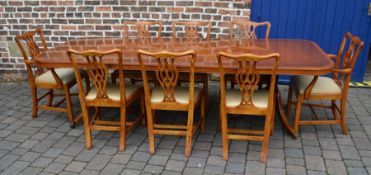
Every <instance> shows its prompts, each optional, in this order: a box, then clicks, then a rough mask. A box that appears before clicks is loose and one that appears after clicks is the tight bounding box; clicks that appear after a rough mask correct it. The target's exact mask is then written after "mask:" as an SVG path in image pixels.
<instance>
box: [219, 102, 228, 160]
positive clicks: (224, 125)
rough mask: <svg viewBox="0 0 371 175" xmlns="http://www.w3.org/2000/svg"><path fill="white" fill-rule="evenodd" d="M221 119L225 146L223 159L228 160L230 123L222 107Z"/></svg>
mask: <svg viewBox="0 0 371 175" xmlns="http://www.w3.org/2000/svg"><path fill="white" fill-rule="evenodd" d="M219 108H220V114H219V116H220V118H221V122H220V125H221V129H222V145H223V159H224V160H228V150H229V148H228V147H229V143H228V142H229V141H228V121H227V114H226V112H225V108H224V107H222V105H220V107H219Z"/></svg>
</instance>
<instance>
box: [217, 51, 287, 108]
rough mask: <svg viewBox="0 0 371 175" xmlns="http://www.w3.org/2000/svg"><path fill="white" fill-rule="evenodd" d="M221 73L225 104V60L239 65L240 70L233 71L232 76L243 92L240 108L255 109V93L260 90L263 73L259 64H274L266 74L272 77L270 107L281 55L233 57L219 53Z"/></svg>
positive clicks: (222, 97) (222, 98) (223, 101)
mask: <svg viewBox="0 0 371 175" xmlns="http://www.w3.org/2000/svg"><path fill="white" fill-rule="evenodd" d="M217 59H218V64H219V72H220V87H221V100H222V103H223V104H225V102H226V101H225V95H223V94H225V92H226V83H225V68H224V64H223V60H224V59H232V60H233V61H234V62H236V63H237V64H238V69H235V70H231V72H229V73H231V74H234V75H235V79H236V82H237V85H238V86H239V90H240V92H241V97H242V98H241V102H240V105H239V107H246V108H248V109H254V108H255V107H254V103H253V93H254V92H255V91H256V90H257V88H258V83H259V80H260V75H261V73H260V72H261V71H260V70H259V68H258V67H257V64H258V63H260V62H262V61H267V62H269V63H272V65H271V69H270V70H269V71H267V72H265V73H266V74H270V75H271V81H270V87H269V101H268V106H269V105H273V100H274V88H275V82H276V70H277V67H278V63H279V60H280V55H279V54H278V53H272V54H268V55H263V56H259V55H254V54H242V55H232V54H228V53H225V52H219V53H218V55H217Z"/></svg>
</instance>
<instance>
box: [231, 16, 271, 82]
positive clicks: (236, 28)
mask: <svg viewBox="0 0 371 175" xmlns="http://www.w3.org/2000/svg"><path fill="white" fill-rule="evenodd" d="M264 29H265V34H264V39H269V33H270V30H271V23H270V22H269V21H265V22H254V21H242V20H232V21H231V22H230V24H229V38H230V39H234V38H243V39H247V40H255V39H258V37H257V34H256V33H257V31H258V30H259V31H262V30H264ZM225 79H226V82H228V81H229V82H230V86H231V88H232V89H233V88H234V85H235V84H236V82H235V81H234V76H233V75H232V76H226V77H225ZM269 80H270V76H269V75H263V76H262V77H261V80H260V82H259V87H260V88H261V87H262V86H263V83H265V84H267V87H269Z"/></svg>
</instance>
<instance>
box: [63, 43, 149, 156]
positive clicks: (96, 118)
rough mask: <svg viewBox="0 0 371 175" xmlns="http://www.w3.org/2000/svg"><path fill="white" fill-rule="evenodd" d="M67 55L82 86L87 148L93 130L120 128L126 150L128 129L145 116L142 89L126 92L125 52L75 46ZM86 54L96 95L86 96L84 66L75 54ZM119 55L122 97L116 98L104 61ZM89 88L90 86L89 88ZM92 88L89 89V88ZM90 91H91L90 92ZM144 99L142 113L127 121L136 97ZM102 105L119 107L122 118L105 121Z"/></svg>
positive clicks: (114, 129)
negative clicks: (86, 49) (130, 107)
mask: <svg viewBox="0 0 371 175" xmlns="http://www.w3.org/2000/svg"><path fill="white" fill-rule="evenodd" d="M67 54H68V57H69V59H70V61H71V63H72V65H73V68H74V71H75V76H76V79H77V84H78V88H79V97H80V104H81V109H82V113H83V121H84V129H85V139H86V147H87V148H88V149H91V148H92V136H91V130H105V131H119V132H120V146H119V150H120V151H124V149H125V144H126V135H127V132H130V131H132V130H134V129H135V127H136V126H137V125H138V124H139V123H140V121H141V120H142V119H144V116H145V110H144V96H143V95H144V94H143V88H138V89H137V90H136V91H134V92H133V94H131V95H130V96H128V97H127V95H126V87H125V80H124V71H123V64H122V51H121V50H120V49H113V50H110V51H106V52H101V51H96V50H88V51H83V52H78V51H75V50H72V49H68V50H67ZM76 55H77V56H79V57H83V58H85V60H86V61H87V66H86V67H85V69H86V71H87V74H88V75H89V78H91V79H92V80H93V85H94V88H95V90H96V94H97V96H96V98H94V99H87V98H86V95H87V94H85V90H84V87H83V85H82V82H81V74H80V69H81V67H80V66H79V65H77V63H76V61H75V59H76V58H77V57H76ZM114 55H116V56H117V60H118V63H117V65H118V75H119V80H120V84H119V91H120V100H114V99H111V98H109V96H108V91H107V88H108V69H109V68H108V66H107V65H106V64H104V61H103V60H104V59H105V58H107V57H109V56H111V57H112V56H114ZM88 88H89V87H88ZM89 89H90V88H89ZM87 92H89V91H87ZM138 98H139V99H141V115H140V116H139V117H137V118H136V119H135V120H134V121H131V122H128V121H127V118H126V114H127V109H126V108H128V107H129V106H130V105H131V104H132V103H133V102H134V101H135V100H137V99H138ZM89 107H94V109H95V113H94V115H93V117H92V118H91V119H89ZM100 107H109V108H119V109H120V121H107V120H102V117H101V114H100Z"/></svg>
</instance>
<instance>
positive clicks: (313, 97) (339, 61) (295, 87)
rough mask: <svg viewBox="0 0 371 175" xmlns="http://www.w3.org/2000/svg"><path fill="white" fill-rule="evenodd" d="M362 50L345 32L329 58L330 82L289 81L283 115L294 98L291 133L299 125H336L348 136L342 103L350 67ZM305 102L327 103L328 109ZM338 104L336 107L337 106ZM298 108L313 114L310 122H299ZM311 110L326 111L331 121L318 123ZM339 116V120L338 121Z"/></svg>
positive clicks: (298, 78)
mask: <svg viewBox="0 0 371 175" xmlns="http://www.w3.org/2000/svg"><path fill="white" fill-rule="evenodd" d="M362 48H363V42H362V41H361V39H360V38H358V37H356V36H353V35H352V34H351V33H349V32H347V33H346V34H345V35H344V37H343V40H342V42H341V44H340V49H339V52H338V54H337V55H329V57H331V58H333V59H334V60H335V66H334V68H333V69H332V78H328V77H320V76H304V75H300V76H295V77H293V78H292V79H291V81H290V88H289V94H288V100H287V108H286V115H287V116H289V115H290V112H291V105H292V96H293V94H294V95H295V96H296V109H295V117H294V123H293V126H294V131H295V133H298V131H299V126H300V125H320V124H339V125H341V128H342V131H343V133H344V134H348V129H347V126H346V101H347V96H348V91H349V82H350V79H351V74H352V71H353V67H354V65H355V63H356V61H357V58H358V56H359V53H360V52H361V50H362ZM304 100H307V101H318V100H331V105H323V104H313V103H303V102H304ZM337 101H340V107H339V106H338V104H337ZM302 105H305V106H309V107H310V108H311V109H312V112H313V114H314V115H313V119H314V120H302V119H301V117H300V113H301V109H302ZM314 107H321V108H330V109H331V110H332V115H333V119H328V120H327V119H320V118H319V116H317V114H316V113H315V110H314V109H313V108H314ZM339 115H340V117H339Z"/></svg>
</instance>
